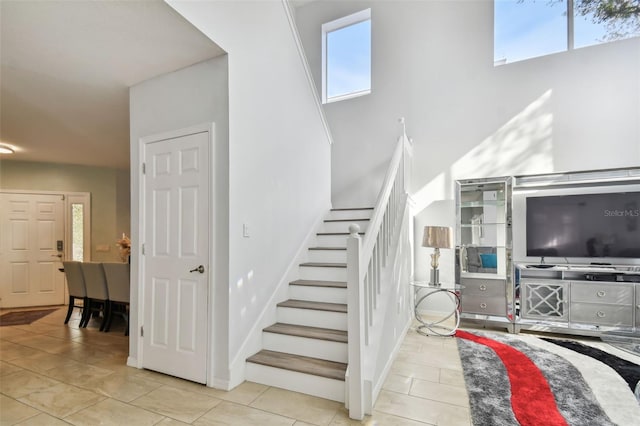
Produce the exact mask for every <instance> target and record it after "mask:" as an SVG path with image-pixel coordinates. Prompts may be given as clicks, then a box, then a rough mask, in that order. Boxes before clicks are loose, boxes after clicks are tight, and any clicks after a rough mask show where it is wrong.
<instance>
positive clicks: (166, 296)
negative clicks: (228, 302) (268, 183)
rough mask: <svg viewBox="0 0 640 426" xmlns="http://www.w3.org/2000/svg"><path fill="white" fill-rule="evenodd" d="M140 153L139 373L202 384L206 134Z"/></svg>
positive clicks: (149, 146) (147, 146)
mask: <svg viewBox="0 0 640 426" xmlns="http://www.w3.org/2000/svg"><path fill="white" fill-rule="evenodd" d="M144 150H145V152H144V162H145V169H146V171H145V175H144V180H145V181H144V210H143V211H144V255H143V267H144V275H143V276H144V316H143V318H144V321H143V329H144V335H143V337H142V340H143V362H142V363H143V367H144V368H148V369H151V370H155V371H160V372H163V373H167V374H171V375H172V376H177V377H181V378H184V379H187V380H192V381H194V382H199V383H206V372H207V371H206V370H207V348H208V344H207V306H208V304H207V295H208V283H209V278H208V277H209V276H210V274H209V270H208V259H209V240H208V236H209V220H208V217H209V161H208V158H209V133H208V132H202V133H196V134H190V135H185V136H181V137H176V138H171V139H165V140H160V141H154V142H149V143H147V144H145V147H144Z"/></svg>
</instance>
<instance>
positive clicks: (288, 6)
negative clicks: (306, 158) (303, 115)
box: [282, 0, 333, 145]
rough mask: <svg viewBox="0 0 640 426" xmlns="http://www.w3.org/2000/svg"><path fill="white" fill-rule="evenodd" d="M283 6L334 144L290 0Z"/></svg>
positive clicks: (326, 131)
mask: <svg viewBox="0 0 640 426" xmlns="http://www.w3.org/2000/svg"><path fill="white" fill-rule="evenodd" d="M282 6H283V7H284V12H285V15H287V21H289V27H290V28H291V33H292V34H293V40H294V41H295V43H296V48H297V49H298V54H299V55H300V60H301V61H302V67H303V68H304V72H305V75H306V77H307V82H308V83H309V88H310V89H311V93H312V94H313V99H314V101H315V105H316V109H317V110H318V115H319V116H320V120H321V121H322V126H323V128H324V131H325V133H326V135H327V139H328V140H329V144H330V145H331V144H333V135H332V134H331V128H330V127H329V121H328V120H327V116H326V115H325V113H324V109H323V108H322V102H320V97H319V96H318V89H317V86H316V83H315V80H314V79H313V74H312V73H311V67H310V66H309V60H308V59H307V55H306V54H305V53H304V47H303V46H302V41H301V39H300V33H299V32H298V26H297V25H296V20H295V18H294V16H293V13H292V12H291V4H290V3H289V0H282Z"/></svg>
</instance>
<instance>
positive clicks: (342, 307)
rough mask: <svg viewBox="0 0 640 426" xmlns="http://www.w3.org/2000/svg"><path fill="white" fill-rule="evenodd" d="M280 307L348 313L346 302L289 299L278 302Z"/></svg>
mask: <svg viewBox="0 0 640 426" xmlns="http://www.w3.org/2000/svg"><path fill="white" fill-rule="evenodd" d="M278 307H279V308H297V309H312V310H316V311H327V312H338V313H345V314H346V313H347V304H346V303H326V302H310V301H308V300H295V299H289V300H285V301H284V302H280V303H278Z"/></svg>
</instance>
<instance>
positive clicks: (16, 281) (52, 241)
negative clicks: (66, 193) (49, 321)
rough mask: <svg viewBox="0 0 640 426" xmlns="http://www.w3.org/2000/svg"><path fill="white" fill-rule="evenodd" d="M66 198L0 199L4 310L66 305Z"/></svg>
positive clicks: (4, 196) (6, 196) (28, 196)
mask: <svg viewBox="0 0 640 426" xmlns="http://www.w3.org/2000/svg"><path fill="white" fill-rule="evenodd" d="M63 208H64V201H63V196H62V195H43V194H13V193H3V194H0V236H1V238H0V240H1V242H0V306H1V307H3V308H11V307H18V306H45V305H62V304H64V302H65V300H64V274H63V273H62V272H60V270H59V269H60V268H61V267H62V263H61V260H62V254H63V246H62V244H63V239H64V221H63V211H64V210H63Z"/></svg>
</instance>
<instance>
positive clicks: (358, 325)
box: [347, 118, 412, 419]
mask: <svg viewBox="0 0 640 426" xmlns="http://www.w3.org/2000/svg"><path fill="white" fill-rule="evenodd" d="M400 123H401V124H402V125H403V131H402V135H401V136H400V138H399V139H398V144H397V145H396V148H395V150H394V153H393V156H392V158H391V162H390V164H389V168H388V169H387V173H386V175H385V179H384V182H383V185H382V188H381V190H380V193H379V194H378V199H377V201H376V206H375V208H374V211H373V215H372V217H371V220H370V223H369V226H368V227H367V232H366V233H365V236H364V239H362V240H361V238H360V236H359V230H360V227H359V226H358V225H357V224H353V225H351V226H350V227H349V233H350V235H349V237H348V238H347V318H348V330H347V332H348V336H349V343H348V362H349V367H348V369H349V371H348V374H349V380H348V389H347V393H348V394H347V400H348V403H349V417H351V418H353V419H362V418H363V417H364V414H365V411H367V412H370V411H371V408H372V407H371V404H372V401H371V398H367V395H365V377H364V376H365V374H366V371H365V365H366V361H365V359H364V357H365V356H370V352H371V351H365V346H369V345H370V344H371V342H372V340H371V339H372V336H371V334H372V329H373V327H374V325H375V323H374V316H375V314H376V309H377V308H378V296H380V294H381V292H382V290H383V282H382V281H383V278H384V277H383V273H384V272H386V270H387V269H386V267H387V262H388V258H389V256H390V254H391V252H392V249H393V247H397V242H398V241H399V231H400V229H399V228H400V227H399V226H398V225H399V224H400V223H401V222H402V217H403V213H404V211H405V210H404V206H405V204H406V200H407V197H406V194H407V187H408V181H409V166H410V156H411V155H412V147H411V142H410V140H409V138H408V137H407V134H406V131H405V127H404V118H402V119H400ZM388 281H390V280H388ZM381 311H383V310H381ZM378 322H381V321H378ZM369 391H370V389H369Z"/></svg>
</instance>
